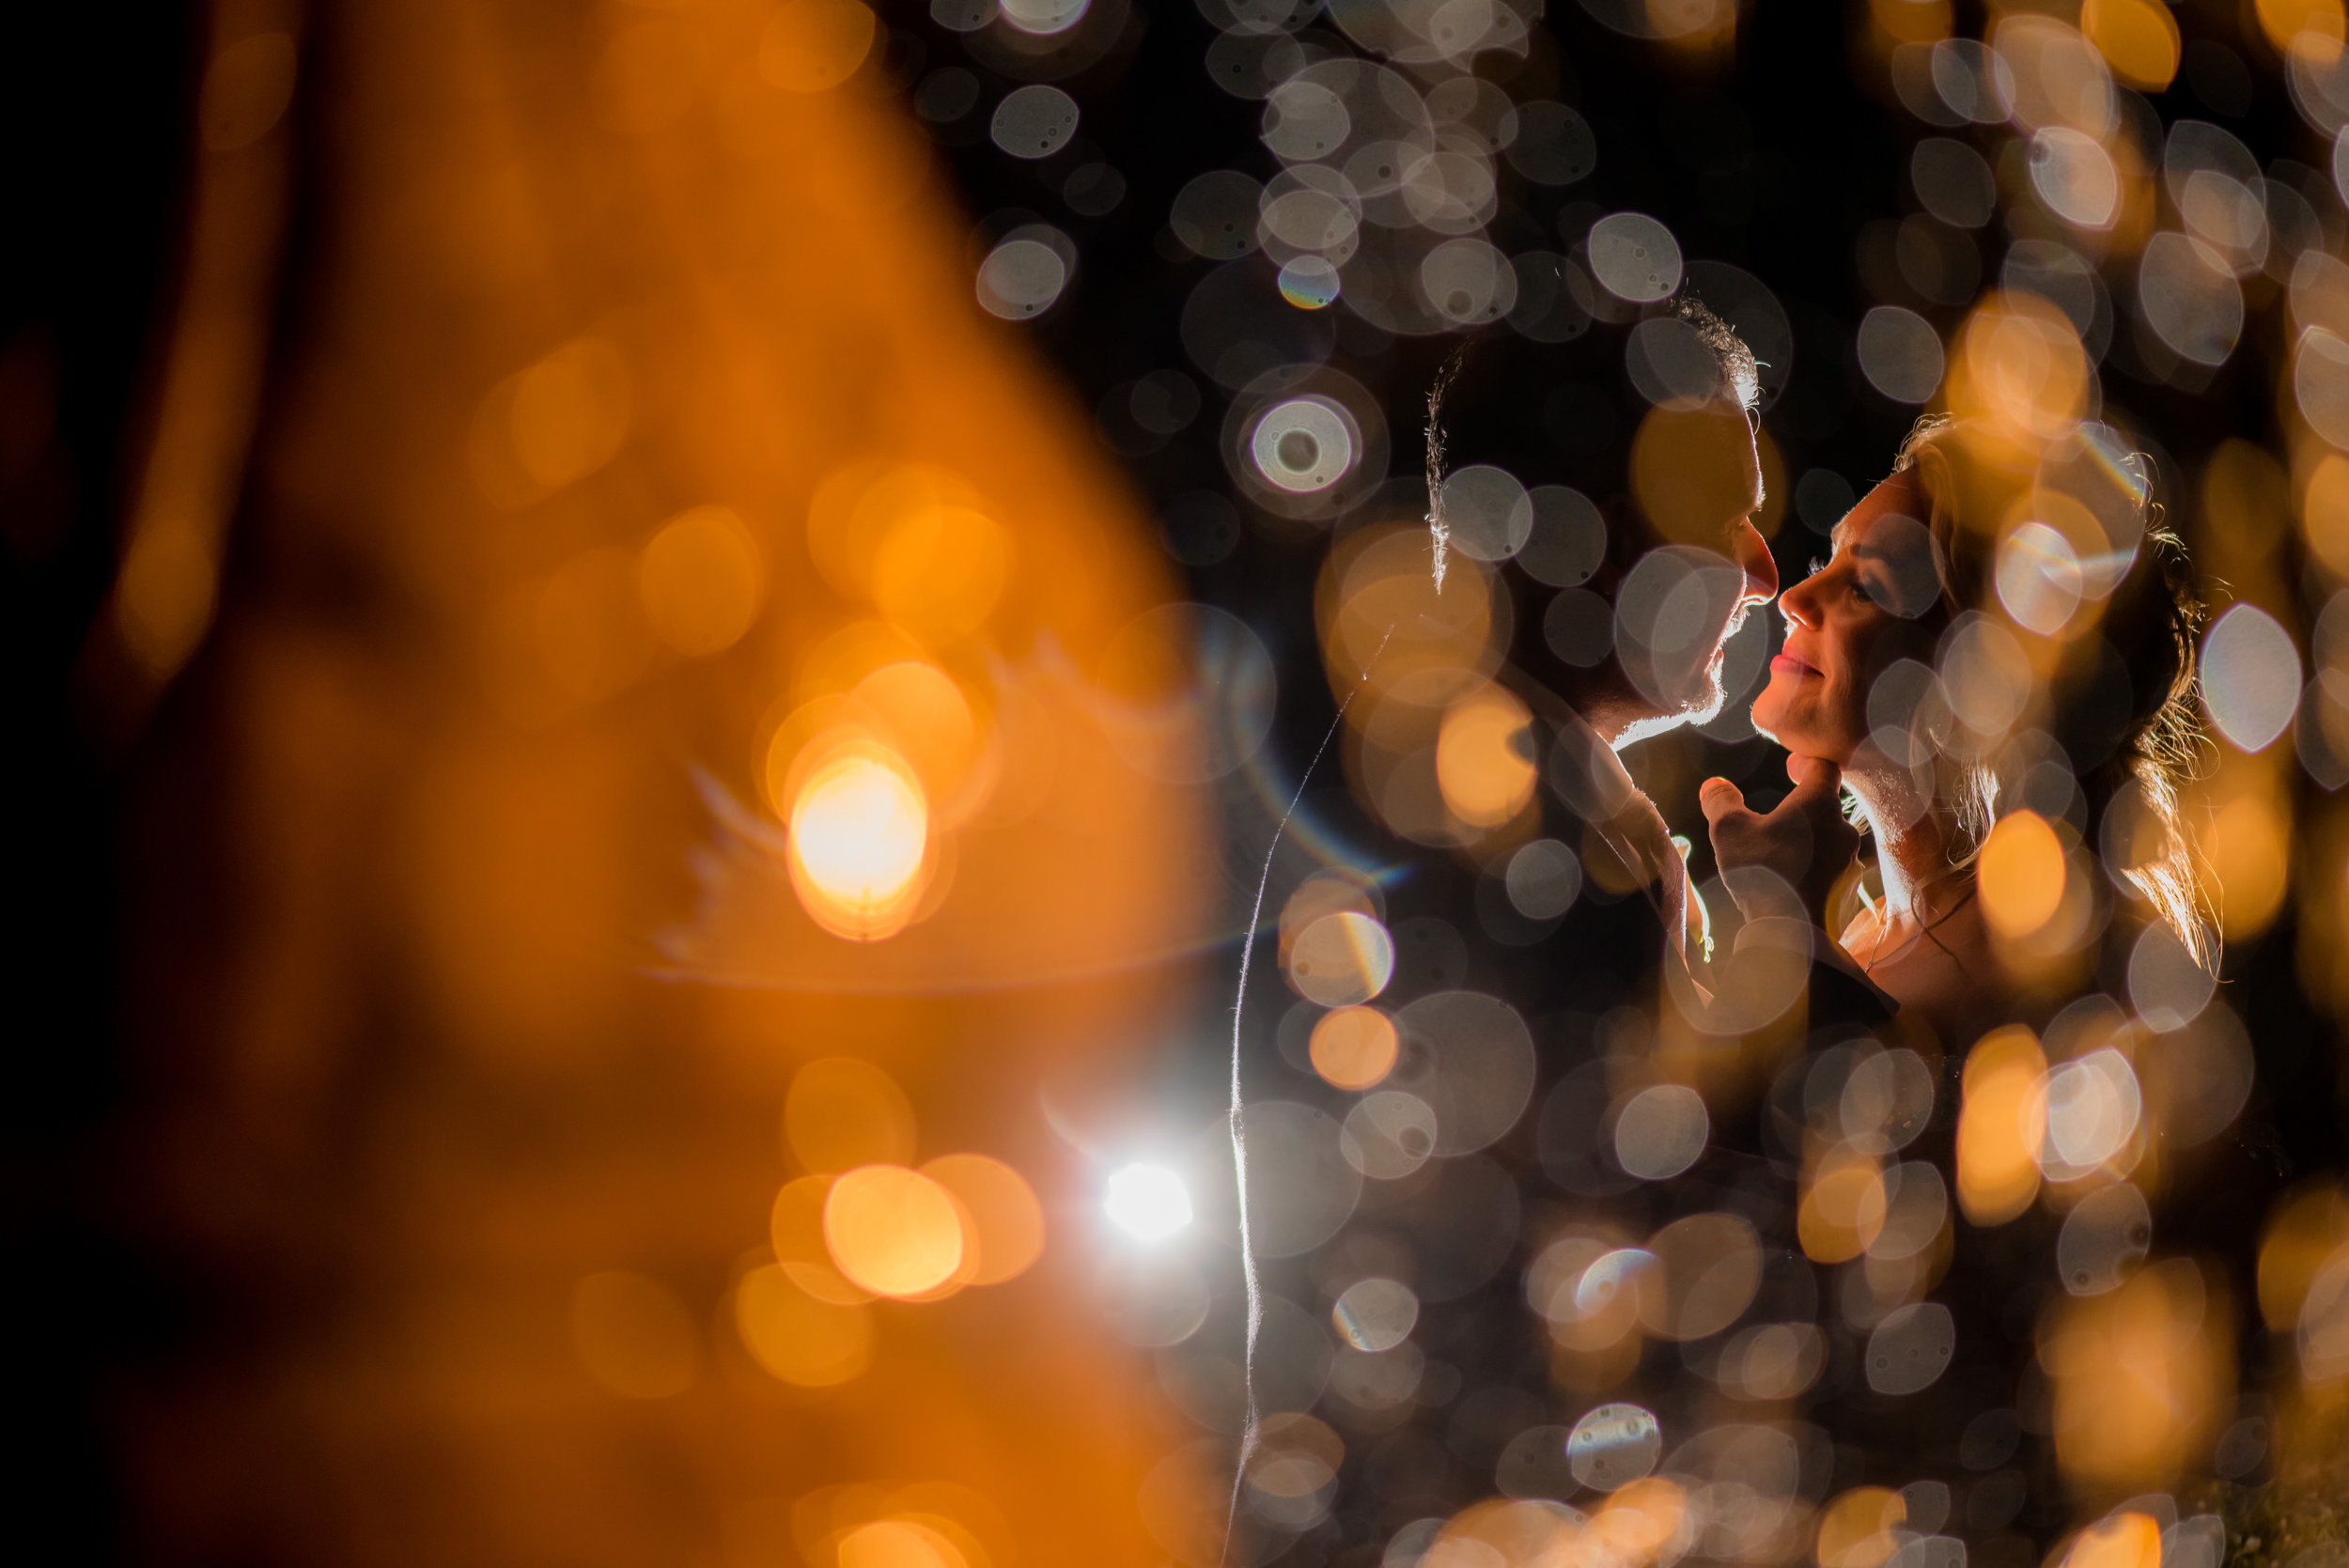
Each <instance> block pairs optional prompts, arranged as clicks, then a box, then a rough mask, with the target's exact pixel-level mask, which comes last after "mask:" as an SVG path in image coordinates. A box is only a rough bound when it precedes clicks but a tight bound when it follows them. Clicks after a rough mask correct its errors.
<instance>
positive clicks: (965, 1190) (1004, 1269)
mask: <svg viewBox="0 0 2349 1568" xmlns="http://www.w3.org/2000/svg"><path fill="white" fill-rule="evenodd" d="M921 1173H922V1174H923V1175H925V1176H927V1177H928V1178H929V1179H930V1180H932V1181H934V1182H936V1183H937V1184H938V1185H939V1186H941V1187H942V1188H945V1189H946V1190H947V1191H948V1192H950V1193H952V1194H953V1195H954V1197H955V1199H956V1201H957V1202H958V1203H960V1204H961V1215H962V1218H963V1219H964V1220H965V1222H966V1233H965V1234H964V1236H963V1249H964V1251H965V1252H966V1254H967V1255H968V1256H967V1263H968V1269H969V1275H970V1279H969V1282H970V1283H972V1284H974V1285H1000V1284H1002V1283H1003V1281H1006V1280H1010V1279H1015V1278H1017V1277H1018V1276H1019V1275H1021V1274H1024V1273H1026V1272H1027V1271H1028V1269H1029V1267H1030V1266H1031V1265H1034V1262H1035V1260H1036V1259H1037V1258H1039V1257H1041V1256H1042V1255H1043V1253H1044V1205H1043V1204H1042V1203H1038V1202H1036V1196H1035V1188H1032V1187H1030V1186H1029V1185H1028V1181H1027V1178H1026V1177H1024V1176H1022V1175H1021V1174H1020V1173H1019V1172H1017V1171H1015V1170H1013V1169H1012V1168H1011V1167H1010V1166H1008V1165H1006V1164H1004V1163H1003V1161H1002V1160H1000V1159H992V1158H989V1157H988V1156H986V1155H972V1154H961V1155H941V1156H940V1157H938V1158H936V1159H933V1160H931V1161H930V1162H929V1163H928V1164H926V1165H925V1166H923V1167H922V1171H921Z"/></svg>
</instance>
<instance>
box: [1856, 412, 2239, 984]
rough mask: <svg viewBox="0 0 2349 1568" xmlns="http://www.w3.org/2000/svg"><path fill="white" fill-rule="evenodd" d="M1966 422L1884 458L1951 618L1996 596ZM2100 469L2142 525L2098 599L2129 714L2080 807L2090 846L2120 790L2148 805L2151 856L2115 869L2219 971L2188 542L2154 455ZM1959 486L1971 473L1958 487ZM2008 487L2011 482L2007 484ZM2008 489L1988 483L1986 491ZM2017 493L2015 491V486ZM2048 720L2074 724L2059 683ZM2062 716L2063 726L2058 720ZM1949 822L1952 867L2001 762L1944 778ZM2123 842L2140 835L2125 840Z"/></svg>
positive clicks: (1992, 532) (1915, 435) (1926, 427)
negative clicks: (1908, 502) (2172, 517)
mask: <svg viewBox="0 0 2349 1568" xmlns="http://www.w3.org/2000/svg"><path fill="white" fill-rule="evenodd" d="M1966 434H1967V431H1966V427H1964V426H1963V425H1961V424H1959V423H1958V422H1956V421H1954V420H1952V418H1951V417H1950V416H1949V415H1947V414H1928V415H1926V416H1925V417H1924V418H1922V419H1921V420H1919V421H1918V422H1917V425H1916V427H1915V428H1913V429H1912V430H1910V431H1909V433H1908V436H1907V438H1906V440H1904V441H1903V442H1901V446H1900V450H1899V452H1898V453H1897V454H1896V455H1895V456H1894V458H1893V459H1892V472H1893V473H1894V474H1903V473H1908V472H1910V471H1912V470H1913V471H1914V472H1915V473H1916V475H1917V480H1916V483H1917V488H1918V490H1919V492H1920V495H1921V499H1922V500H1923V501H1924V503H1925V505H1926V508H1927V510H1928V512H1929V513H1930V516H1928V517H1927V518H1926V519H1924V522H1925V525H1926V527H1927V529H1928V531H1929V532H1930V533H1931V534H1932V536H1933V539H1934V543H1935V546H1936V548H1937V550H1938V551H1939V552H1940V556H1941V565H1942V568H1943V575H1942V601H1943V604H1944V606H1945V608H1946V609H1947V611H1948V613H1951V614H1952V615H1955V614H1958V613H1963V612H1965V611H1968V610H1980V609H1983V608H1984V605H1985V602H1986V601H1987V600H1989V599H1990V598H1992V597H1993V596H1994V595H1995V593H1996V591H1997V590H1996V582H1995V578H1994V575H1993V569H1992V568H1993V556H1994V554H1995V550H1996V545H1997V530H1996V529H1995V528H1984V527H1972V526H1966V525H1964V524H1965V521H1966V520H1965V519H1963V518H1962V517H1961V510H1960V508H1961V504H1962V499H1963V498H1965V497H1967V496H1968V494H1969V493H1971V494H1974V495H1975V496H1977V497H1979V496H1980V495H1981V493H1983V489H1984V487H1983V485H1982V484H1981V483H1980V482H1979V481H1980V480H1981V479H1982V477H1983V475H1982V474H1980V473H1979V472H1967V473H1961V472H1960V470H1961V468H1966V469H1968V470H1979V469H1980V468H1982V467H1983V466H1984V465H1979V464H1974V463H1971V462H1970V461H1969V459H1968V456H1967V455H1966V453H1965V451H1964V447H1965V444H1966ZM2098 457H2099V458H2100V466H2101V467H2102V469H2103V470H2104V472H2105V473H2106V474H2108V475H2111V476H2116V477H2117V479H2118V481H2119V482H2118V484H2117V485H2116V486H2115V487H2113V493H2115V494H2117V495H2118V496H2119V498H2120V499H2121V501H2122V503H2123V506H2124V507H2125V508H2127V509H2131V510H2133V512H2134V520H2135V523H2136V525H2137V526H2138V528H2139V530H2140V532H2139V537H2138V539H2137V541H2136V551H2135V557H2134V559H2133V560H2131V561H2130V563H2129V566H2128V567H2127V569H2126V571H2125V572H2123V575H2122V577H2121V580H2120V581H2119V582H2117V583H2115V584H2114V586H2113V588H2112V590H2111V592H2110V593H2109V594H2108V596H2106V598H2105V600H2104V606H2103V613H2102V619H2101V621H2100V623H2099V630H2100V631H2101V634H2102V635H2103V637H2104V638H2105V640H2106V641H2107V642H2108V643H2110V644H2112V646H2113V650H2114V652H2115V653H2116V654H2117V655H2118V656H2119V658H2120V660H2121V661H2122V663H2123V666H2124V667H2125V668H2126V669H2127V671H2128V672H2129V678H2130V685H2131V689H2132V702H2131V706H2130V712H2129V717H2128V722H2127V723H2126V725H2125V726H2124V727H2123V731H2122V734H2121V737H2120V739H2119V741H2118V743H2117V744H2116V745H2115V746H2114V748H2113V751H2112V754H2111V756H2110V757H2108V759H2106V760H2105V761H2104V762H2102V763H2101V764H2099V765H2098V766H2096V767H2094V768H2089V769H2087V770H2086V771H2085V772H2084V773H2083V774H2082V775H2081V776H2080V780H2079V783H2080V792H2081V794H2082V795H2083V796H2084V797H2085V798H2086V800H2087V803H2088V832H2089V836H2090V841H2091V843H2098V842H2100V841H2101V838H2102V836H2103V832H2104V829H2105V823H2106V819H2107V816H2108V814H2109V813H2111V812H2113V811H2115V810H2125V809H2128V800H2127V798H2128V797H2130V796H2134V797H2135V800H2136V802H2137V803H2138V804H2139V806H2141V808H2142V810H2143V811H2144V812H2145V814H2146V816H2145V818H2144V821H2145V824H2146V826H2148V827H2150V828H2151V829H2152V832H2151V833H2150V834H2148V835H2144V837H2150V839H2151V840H2152V842H2151V843H2150V844H2145V843H2144V842H2143V839H2142V838H2139V845H2140V846H2141V847H2142V848H2143V849H2145V850H2147V851H2149V852H2148V853H2144V854H2141V855H2139V857H2137V858H2135V859H2134V862H2133V863H2130V864H2128V865H2125V866H2123V867H2120V868H2119V874H2120V876H2121V877H2123V878H2125V879H2126V881H2127V882H2128V883H2129V884H2130V885H2131V886H2132V887H2133V888H2135V890H2136V891H2137V893H2139V894H2140V895H2141V896H2142V897H2143V898H2144V899H2145V900H2146V902H2147V903H2149V904H2151V905H2152V906H2153V908H2154V910H2155V913H2157V914H2158V915H2159V916H2160V918H2161V919H2162V921H2163V922H2164V924H2167V925H2169V927H2170V930H2171V931H2172V932H2173V933H2174V934H2175V935H2176V937H2177V939H2178V940H2179V941H2180V942H2181V943H2183V944H2184V945H2185V947H2186V951H2187V952H2188V953H2190V954H2192V955H2194V957H2195V960H2196V961H2197V962H2198V963H2200V964H2201V965H2202V966H2203V967H2204V968H2206V969H2212V970H2215V969H2217V935H2216V927H2215V924H2214V922H2213V921H2212V920H2211V919H2210V911H2209V909H2208V908H2207V905H2206V902H2205V900H2204V898H2203V896H2202V893H2201V881H2200V879H2199V878H2198V877H2196V876H2195V871H2194V859H2195V856H2194V846H2193V844H2192V841H2191V838H2190V835H2189V834H2188V833H2187V831H2186V823H2185V815H2184V812H2183V810H2182V797H2183V794H2184V789H2185V786H2186V784H2187V783H2188V782H2189V781H2190V779H2191V778H2192V777H2193V771H2194V768H2195V765H2196V762H2197V760H2198V758H2199V757H2200V755H2201V753H2202V750H2203V748H2204V747H2205V745H2206V741H2205V738H2204V736H2203V733H2202V727H2201V720H2200V719H2199V718H2198V716H2197V712H2196V707H2195V698H2196V691H2197V685H2198V672H2197V669H2196V663H2197V659H2196V650H2197V644H2198V640H2199V635H2200V632H2201V625H2202V619H2203V607H2202V603H2201V598H2200V597H2199V596H2198V595H2197V594H2196V593H2195V591H2194V584H2193V573H2192V569H2191V567H2190V566H2189V565H2188V563H2187V560H2186V546H2185V544H2184V542H2183V541H2182V540H2180V539H2179V537H2178V536H2177V535H2176V534H2175V533H2173V532H2172V531H2171V530H2170V528H2169V527H2168V526H2167V525H2166V523H2165V522H2164V520H2163V515H2162V507H2161V505H2159V504H2158V503H2157V502H2156V501H2155V500H2154V495H2153V478H2154V473H2155V469H2154V462H2153V459H2152V458H2150V457H2149V456H2147V455H2146V454H2145V453H2143V452H2108V451H2100V452H2099V453H2098ZM1968 481H1975V482H1973V483H1968ZM2010 483H2011V482H2010ZM2008 488H2009V486H2005V485H1999V484H1996V483H1995V482H1994V483H1993V485H1992V486H1991V487H1990V493H1993V494H1995V493H1999V490H2001V489H2008ZM2015 488H2017V489H2019V487H2015ZM2057 705H2058V706H2057V711H2056V713H2055V715H2054V716H2053V717H2054V725H2053V727H2054V728H2055V730H2056V731H2057V732H2058V733H2059V734H2064V733H2077V732H2078V731H2079V730H2080V729H2081V728H2083V727H2084V726H2083V725H2082V724H2081V723H2080V722H2077V715H2073V714H2068V713H2066V712H2065V711H2064V702H2063V696H2062V693H2061V689H2059V693H2058V697H2057ZM2067 720H2071V721H2073V722H2067ZM1942 784H1943V790H1944V791H1945V792H1946V794H1947V797H1948V800H1947V806H1946V814H1947V825H1948V826H1949V827H1950V828H1951V829H1952V831H1953V833H1954V836H1955V838H1956V841H1957V846H1958V847H1959V848H1960V849H1961V850H1962V851H1963V852H1962V854H1961V855H1960V856H1959V859H1960V861H1961V862H1964V861H1968V860H1970V859H1971V858H1972V857H1973V855H1974V854H1975V853H1977V852H1979V850H1980V848H1981V846H1982V843H1983V840H1984V839H1985V838H1987V837H1988V836H1989V832H1990V828H1991V825H1992V824H1993V823H1994V822H1996V821H1997V820H1998V816H1999V772H1998V769H1997V768H1995V767H1994V766H1992V765H1991V763H1990V762H1989V761H1987V760H1977V761H1970V762H1967V761H1959V762H1955V763H1953V764H1952V766H1951V767H1950V768H1947V769H1946V770H1945V772H1944V777H1943V781H1942ZM2132 836H2133V837H2135V836H2137V835H2132Z"/></svg>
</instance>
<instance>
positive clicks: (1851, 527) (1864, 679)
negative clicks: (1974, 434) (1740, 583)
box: [1753, 469, 1943, 767]
mask: <svg viewBox="0 0 2349 1568" xmlns="http://www.w3.org/2000/svg"><path fill="white" fill-rule="evenodd" d="M1925 510H1926V509H1925V505H1924V503H1923V500H1922V498H1921V496H1920V495H1919V493H1918V490H1917V486H1916V471H1915V470H1913V469H1911V470H1909V471H1908V472H1906V473H1904V474H1894V475H1892V477H1891V478H1890V479H1887V480H1886V481H1885V482H1884V483H1882V484H1881V485H1878V486H1877V487H1876V488H1875V489H1872V490H1870V491H1869V492H1868V493H1867V494H1866V495H1864V496H1862V497H1860V500H1859V505H1857V506H1854V507H1853V508H1852V509H1851V511H1850V513H1849V514H1848V515H1847V516H1845V517H1844V519H1843V521H1842V522H1840V523H1838V524H1837V525H1836V528H1835V534H1834V545H1835V553H1834V555H1833V556H1832V557H1831V558H1830V559H1829V560H1828V562H1827V563H1826V564H1825V565H1824V566H1821V567H1818V568H1817V569H1815V570H1814V571H1812V574H1811V575H1810V576H1809V577H1807V578H1805V579H1803V581H1801V582H1797V583H1796V584H1795V585H1794V586H1793V587H1791V588H1789V589H1787V590H1786V591H1785V592H1784V593H1782V594H1781V595H1780V596H1779V600H1778V603H1779V609H1780V610H1781V612H1782V613H1784V614H1785V616H1786V646H1785V649H1784V651H1782V652H1781V653H1780V654H1779V656H1778V657H1777V658H1775V659H1773V660H1770V678H1769V682H1768V684H1766V686H1764V687H1763V688H1762V694H1761V695H1760V696H1758V697H1756V698H1755V699H1754V703H1753V727H1754V728H1755V729H1758V730H1760V731H1761V732H1762V733H1763V734H1764V735H1766V736H1768V737H1770V738H1771V739H1773V740H1775V741H1777V742H1778V743H1779V744H1780V745H1781V746H1783V747H1785V748H1786V749H1787V750H1788V751H1790V752H1793V753H1796V754H1797V756H1816V757H1825V758H1827V759H1828V761H1830V762H1833V763H1835V764H1836V765H1837V766H1839V767H1843V766H1848V765H1849V764H1850V763H1851V760H1852V757H1853V754H1854V753H1856V752H1858V751H1859V747H1860V744H1861V743H1862V742H1863V741H1865V740H1866V739H1867V737H1868V691H1869V689H1870V688H1871V687H1872V686H1874V685H1875V678H1876V676H1878V675H1881V674H1883V673H1884V672H1885V670H1887V669H1889V668H1890V666H1891V665H1892V664H1893V663H1894V662H1896V661H1897V660H1902V659H1919V660H1925V661H1927V662H1930V661H1931V660H1932V658H1933V645H1934V641H1935V638H1936V636H1937V633H1938V631H1939V629H1940V623H1941V621H1942V619H1943V613H1942V608H1941V578H1940V573H1939V570H1938V568H1937V565H1936V560H1935V551H1934V545H1933V536H1932V535H1931V533H1930V532H1928V531H1927V529H1926V527H1925V525H1924V524H1923V523H1922V522H1920V521H1919V520H1918V519H1920V518H1921V517H1923V516H1924V515H1925Z"/></svg>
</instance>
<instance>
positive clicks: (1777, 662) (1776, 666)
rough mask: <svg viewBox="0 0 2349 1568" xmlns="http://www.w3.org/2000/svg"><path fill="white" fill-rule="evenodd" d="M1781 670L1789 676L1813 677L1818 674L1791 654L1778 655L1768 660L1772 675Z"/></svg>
mask: <svg viewBox="0 0 2349 1568" xmlns="http://www.w3.org/2000/svg"><path fill="white" fill-rule="evenodd" d="M1781 670H1782V671H1784V672H1785V673H1786V674H1788V675H1817V674H1818V673H1819V672H1818V671H1817V670H1815V669H1813V668H1812V667H1811V666H1810V665H1808V664H1805V663H1804V662H1803V661H1802V660H1799V659H1797V658H1796V657H1795V656H1794V655H1793V654H1791V653H1781V654H1779V655H1778V656H1776V657H1775V658H1773V659H1772V660H1770V671H1771V673H1772V674H1776V673H1778V672H1779V671H1781Z"/></svg>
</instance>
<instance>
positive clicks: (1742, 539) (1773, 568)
mask: <svg viewBox="0 0 2349 1568" xmlns="http://www.w3.org/2000/svg"><path fill="white" fill-rule="evenodd" d="M1729 548H1730V550H1731V551H1733V552H1734V554H1735V559H1736V562H1737V566H1738V568H1739V569H1740V570H1742V571H1743V572H1744V573H1745V574H1746V587H1745V592H1744V593H1743V594H1742V595H1740V596H1739V598H1738V600H1737V602H1738V603H1739V604H1740V605H1747V604H1767V603H1769V602H1770V600H1772V599H1774V598H1777V597H1778V563H1777V562H1776V561H1775V560H1773V559H1771V556H1770V546H1769V542H1768V541H1767V540H1766V539H1764V538H1763V537H1762V531H1761V530H1760V529H1759V528H1756V527H1755V526H1754V525H1753V520H1752V519H1751V518H1740V519H1739V520H1738V521H1737V527H1736V530H1735V532H1734V533H1733V534H1731V535H1730V539H1729Z"/></svg>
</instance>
